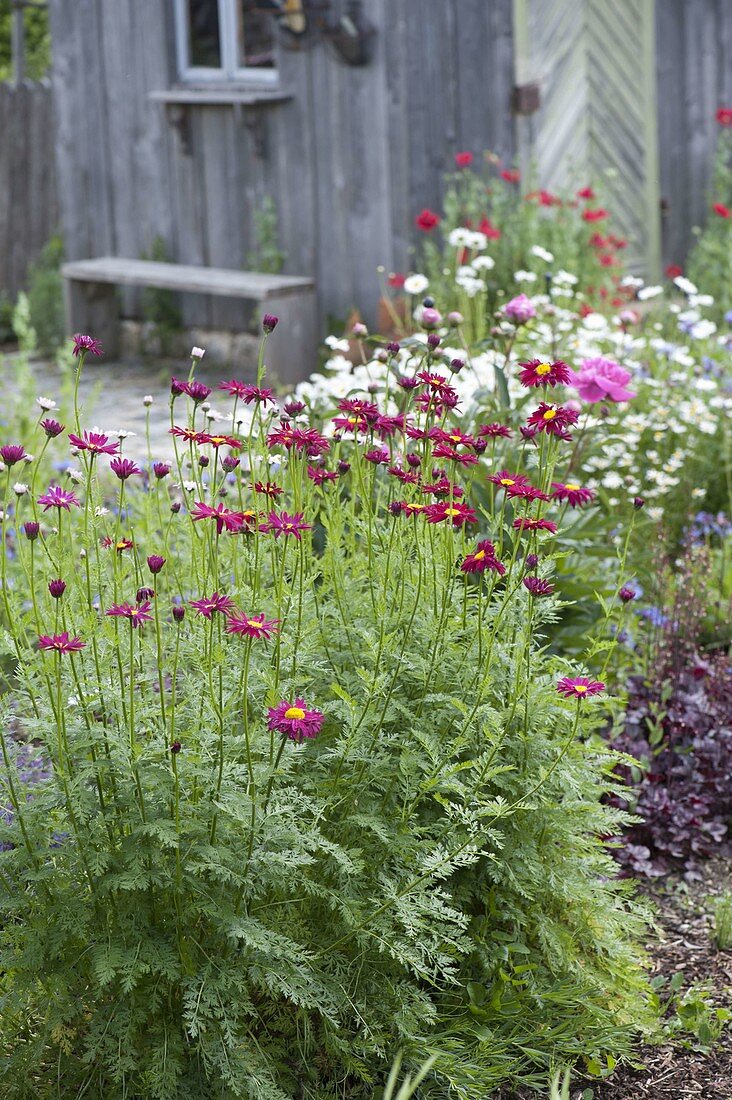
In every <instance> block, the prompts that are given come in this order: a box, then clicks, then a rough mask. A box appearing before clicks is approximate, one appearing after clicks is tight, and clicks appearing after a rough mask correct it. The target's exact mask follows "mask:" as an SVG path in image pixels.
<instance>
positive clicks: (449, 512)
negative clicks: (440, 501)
mask: <svg viewBox="0 0 732 1100" xmlns="http://www.w3.org/2000/svg"><path fill="white" fill-rule="evenodd" d="M445 515H446V516H459V515H460V510H459V509H458V508H448V509H446V511H445Z"/></svg>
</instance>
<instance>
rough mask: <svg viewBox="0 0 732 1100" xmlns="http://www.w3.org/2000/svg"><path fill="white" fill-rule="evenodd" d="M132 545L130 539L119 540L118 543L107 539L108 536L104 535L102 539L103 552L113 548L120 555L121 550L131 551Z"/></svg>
mask: <svg viewBox="0 0 732 1100" xmlns="http://www.w3.org/2000/svg"><path fill="white" fill-rule="evenodd" d="M133 545H134V543H133V542H132V539H119V541H118V542H115V541H114V539H111V538H110V537H109V535H106V536H105V537H104V538H103V539H102V546H103V547H104V549H105V550H108V549H109V548H110V547H112V546H113V547H114V549H115V550H116V551H117V553H118V554H121V553H122V551H123V550H131V549H132V547H133Z"/></svg>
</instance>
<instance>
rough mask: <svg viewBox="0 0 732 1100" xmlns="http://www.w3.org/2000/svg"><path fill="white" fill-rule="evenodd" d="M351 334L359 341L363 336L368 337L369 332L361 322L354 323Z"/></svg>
mask: <svg viewBox="0 0 732 1100" xmlns="http://www.w3.org/2000/svg"><path fill="white" fill-rule="evenodd" d="M351 333H352V334H353V336H354V337H355V339H356V340H361V339H363V337H364V336H368V334H369V330H368V329H367V328H366V325H365V324H364V323H363V321H356V324H355V325H354V326H353V328H352V329H351Z"/></svg>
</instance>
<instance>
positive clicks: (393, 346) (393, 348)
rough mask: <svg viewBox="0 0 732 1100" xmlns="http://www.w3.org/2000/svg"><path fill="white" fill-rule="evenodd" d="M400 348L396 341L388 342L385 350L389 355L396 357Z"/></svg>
mask: <svg viewBox="0 0 732 1100" xmlns="http://www.w3.org/2000/svg"><path fill="white" fill-rule="evenodd" d="M400 347H401V345H400V344H398V343H397V342H396V340H390V341H389V343H388V344H387V345H386V350H387V351H388V352H389V354H390V355H396V354H397V352H398V351H399V348H400Z"/></svg>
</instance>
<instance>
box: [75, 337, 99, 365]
mask: <svg viewBox="0 0 732 1100" xmlns="http://www.w3.org/2000/svg"><path fill="white" fill-rule="evenodd" d="M87 353H90V354H91V355H101V354H102V345H101V344H100V343H99V341H98V340H95V339H94V337H93V336H85V335H84V334H83V333H81V332H76V333H74V347H73V350H72V352H71V354H72V355H75V356H76V357H77V359H78V358H79V356H81V355H86V354H87Z"/></svg>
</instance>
